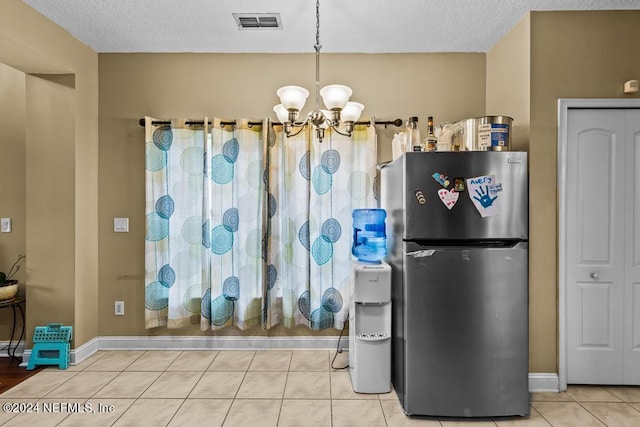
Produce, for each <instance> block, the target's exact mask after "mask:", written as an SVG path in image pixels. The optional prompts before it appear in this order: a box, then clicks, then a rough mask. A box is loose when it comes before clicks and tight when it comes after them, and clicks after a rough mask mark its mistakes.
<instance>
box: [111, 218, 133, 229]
mask: <svg viewBox="0 0 640 427" xmlns="http://www.w3.org/2000/svg"><path fill="white" fill-rule="evenodd" d="M113 231H115V232H116V233H128V232H129V218H113Z"/></svg>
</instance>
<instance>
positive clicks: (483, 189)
mask: <svg viewBox="0 0 640 427" xmlns="http://www.w3.org/2000/svg"><path fill="white" fill-rule="evenodd" d="M381 174H382V199H381V206H382V207H383V208H384V209H386V210H387V222H388V226H387V227H388V229H390V230H393V232H394V233H400V234H401V235H402V239H403V240H409V241H412V240H414V241H419V240H500V239H519V240H527V239H528V228H529V223H528V217H529V215H528V209H529V207H528V206H529V203H528V200H529V194H528V173H527V153H525V152H513V151H505V152H481V151H468V152H435V153H422V152H420V153H404V154H402V155H401V157H399V158H398V159H396V160H395V161H393V162H391V163H390V164H388V165H386V166H385V167H383V168H382V172H381Z"/></svg>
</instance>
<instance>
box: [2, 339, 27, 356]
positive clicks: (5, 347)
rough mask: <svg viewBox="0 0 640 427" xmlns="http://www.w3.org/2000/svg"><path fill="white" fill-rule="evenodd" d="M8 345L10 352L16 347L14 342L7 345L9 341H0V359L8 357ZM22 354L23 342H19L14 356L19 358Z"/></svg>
mask: <svg viewBox="0 0 640 427" xmlns="http://www.w3.org/2000/svg"><path fill="white" fill-rule="evenodd" d="M9 344H11V352H13V348H14V346H15V345H16V342H15V341H14V342H12V343H9V341H0V348H1V349H2V350H0V357H10V356H9V352H8V350H9ZM22 353H24V341H21V342H20V343H19V344H18V346H17V347H16V349H15V354H16V355H18V356H19V355H21V354H22Z"/></svg>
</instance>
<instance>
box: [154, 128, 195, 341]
mask: <svg viewBox="0 0 640 427" xmlns="http://www.w3.org/2000/svg"><path fill="white" fill-rule="evenodd" d="M153 121H154V120H153V119H152V118H150V117H147V118H146V138H145V140H146V207H145V215H146V230H145V326H146V328H154V327H157V326H167V327H170V328H180V327H183V326H185V325H188V324H190V323H197V321H198V317H199V315H200V283H201V277H200V276H201V273H200V271H201V269H202V258H201V256H200V247H201V246H202V232H201V229H202V203H203V199H202V181H203V172H202V158H203V154H204V150H203V147H204V140H205V134H206V133H205V130H204V128H203V126H186V125H185V123H184V121H178V120H174V121H172V123H171V125H167V124H160V125H154V124H153Z"/></svg>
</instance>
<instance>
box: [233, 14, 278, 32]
mask: <svg viewBox="0 0 640 427" xmlns="http://www.w3.org/2000/svg"><path fill="white" fill-rule="evenodd" d="M232 15H233V19H235V20H236V24H237V25H238V29H239V30H281V29H282V21H281V20H280V14H279V13H233V14H232Z"/></svg>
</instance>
